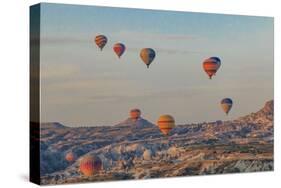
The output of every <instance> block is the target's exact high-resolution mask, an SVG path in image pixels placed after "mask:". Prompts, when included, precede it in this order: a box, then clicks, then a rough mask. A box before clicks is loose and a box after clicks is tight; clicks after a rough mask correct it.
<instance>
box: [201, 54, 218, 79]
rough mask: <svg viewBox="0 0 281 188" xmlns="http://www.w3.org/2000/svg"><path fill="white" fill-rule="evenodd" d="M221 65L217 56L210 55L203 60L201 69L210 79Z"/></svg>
mask: <svg viewBox="0 0 281 188" xmlns="http://www.w3.org/2000/svg"><path fill="white" fill-rule="evenodd" d="M220 66H221V60H220V58H218V57H210V58H208V59H205V60H204V61H203V69H204V71H205V72H206V73H207V75H208V76H209V78H210V79H212V76H214V75H215V74H216V72H217V71H218V69H219V68H220Z"/></svg>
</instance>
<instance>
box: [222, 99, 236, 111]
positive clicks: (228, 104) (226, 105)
mask: <svg viewBox="0 0 281 188" xmlns="http://www.w3.org/2000/svg"><path fill="white" fill-rule="evenodd" d="M232 105H233V102H232V99H230V98H224V99H222V101H221V107H222V110H223V111H224V112H225V113H226V114H228V113H229V111H230V110H231V108H232Z"/></svg>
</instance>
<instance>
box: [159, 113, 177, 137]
mask: <svg viewBox="0 0 281 188" xmlns="http://www.w3.org/2000/svg"><path fill="white" fill-rule="evenodd" d="M157 125H158V127H159V129H160V131H161V132H162V133H163V134H164V135H168V134H169V132H170V131H171V130H172V129H173V128H174V127H175V119H174V118H173V117H172V116H171V115H162V116H160V117H159V119H158V121H157Z"/></svg>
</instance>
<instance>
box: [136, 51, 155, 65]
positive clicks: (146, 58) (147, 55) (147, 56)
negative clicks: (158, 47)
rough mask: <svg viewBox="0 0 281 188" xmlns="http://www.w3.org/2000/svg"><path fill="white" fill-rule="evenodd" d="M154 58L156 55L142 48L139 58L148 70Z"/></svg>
mask: <svg viewBox="0 0 281 188" xmlns="http://www.w3.org/2000/svg"><path fill="white" fill-rule="evenodd" d="M155 56H156V53H155V51H154V50H153V49H151V48H143V49H142V50H141V52H140V57H141V59H142V61H143V62H144V63H145V64H146V66H147V68H149V65H150V64H151V62H152V61H153V60H154V58H155Z"/></svg>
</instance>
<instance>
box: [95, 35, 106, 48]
mask: <svg viewBox="0 0 281 188" xmlns="http://www.w3.org/2000/svg"><path fill="white" fill-rule="evenodd" d="M95 43H96V45H97V46H98V47H99V48H100V50H102V49H103V48H104V46H105V45H106V43H107V38H106V36H104V35H98V36H96V38H95Z"/></svg>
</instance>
